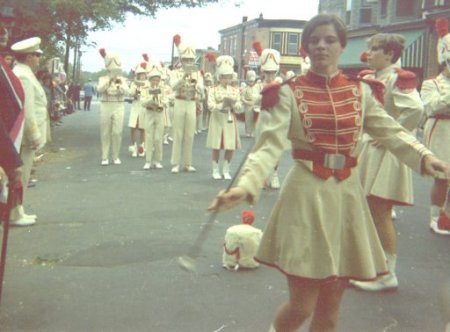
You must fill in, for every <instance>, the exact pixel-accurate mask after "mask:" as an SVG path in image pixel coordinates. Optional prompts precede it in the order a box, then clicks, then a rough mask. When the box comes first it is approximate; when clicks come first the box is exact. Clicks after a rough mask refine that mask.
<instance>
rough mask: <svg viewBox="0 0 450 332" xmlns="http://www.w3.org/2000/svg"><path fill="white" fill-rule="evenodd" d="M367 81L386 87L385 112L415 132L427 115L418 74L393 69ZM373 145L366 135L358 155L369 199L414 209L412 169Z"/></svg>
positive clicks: (385, 70) (359, 166) (381, 71)
mask: <svg viewBox="0 0 450 332" xmlns="http://www.w3.org/2000/svg"><path fill="white" fill-rule="evenodd" d="M364 78H369V79H377V80H379V81H381V82H382V83H383V84H384V86H385V88H384V96H383V100H384V109H385V110H386V112H387V113H388V114H389V115H390V116H392V117H393V118H394V119H395V120H396V121H397V122H398V123H399V124H401V125H402V126H403V127H404V128H406V129H407V130H409V131H410V132H411V133H412V132H415V129H416V128H417V127H418V125H419V123H420V121H421V120H422V119H423V115H424V108H423V103H422V100H421V98H420V94H419V92H418V91H417V90H416V86H417V79H416V76H415V74H414V73H412V72H409V71H405V70H402V69H400V68H397V67H396V66H395V65H391V66H388V67H386V68H384V69H383V70H380V71H378V72H377V73H376V74H375V72H374V71H373V72H372V73H370V74H368V75H365V76H364ZM374 143H375V140H374V139H373V138H371V137H370V136H369V135H367V134H365V135H364V136H363V144H362V151H361V152H360V154H359V161H358V170H359V172H360V174H361V181H362V183H363V188H364V192H365V194H366V196H376V197H379V198H383V199H385V200H388V201H390V202H391V203H392V204H394V205H412V204H413V203H414V193H413V181H412V173H411V169H410V168H409V167H408V166H406V165H405V164H403V163H402V162H400V161H399V160H398V159H397V157H395V156H394V155H393V154H392V153H391V152H389V151H388V150H387V149H386V148H385V147H383V146H375V145H374Z"/></svg>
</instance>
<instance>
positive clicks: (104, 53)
mask: <svg viewBox="0 0 450 332" xmlns="http://www.w3.org/2000/svg"><path fill="white" fill-rule="evenodd" d="M98 51H99V52H100V55H101V56H102V57H103V58H104V57H105V56H106V50H105V49H104V48H101V49H99V50H98Z"/></svg>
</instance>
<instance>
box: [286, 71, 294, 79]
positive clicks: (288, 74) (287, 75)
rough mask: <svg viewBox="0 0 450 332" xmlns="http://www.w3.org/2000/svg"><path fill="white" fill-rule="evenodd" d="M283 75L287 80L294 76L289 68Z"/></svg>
mask: <svg viewBox="0 0 450 332" xmlns="http://www.w3.org/2000/svg"><path fill="white" fill-rule="evenodd" d="M285 76H286V79H287V80H289V79H291V78H292V77H294V76H295V73H294V72H293V71H292V70H289V71H288V72H287V73H286V75H285Z"/></svg>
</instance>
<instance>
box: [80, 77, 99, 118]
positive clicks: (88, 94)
mask: <svg viewBox="0 0 450 332" xmlns="http://www.w3.org/2000/svg"><path fill="white" fill-rule="evenodd" d="M95 90H96V89H95V86H94V85H93V84H92V80H91V79H89V80H88V82H87V83H86V84H85V85H84V86H83V91H84V103H83V109H84V110H85V111H90V110H91V101H92V97H93V96H94V95H95V94H96V91H95Z"/></svg>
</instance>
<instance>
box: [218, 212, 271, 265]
mask: <svg viewBox="0 0 450 332" xmlns="http://www.w3.org/2000/svg"><path fill="white" fill-rule="evenodd" d="M241 217H242V224H240V225H235V226H231V227H230V228H228V229H227V231H226V233H225V243H224V245H223V256H222V265H223V267H224V268H226V269H228V270H235V271H237V270H238V269H239V267H243V268H250V269H254V268H257V267H258V266H259V263H258V262H256V261H255V259H254V257H255V254H256V251H257V250H258V247H259V243H260V242H261V237H262V234H263V233H262V231H261V230H260V229H258V228H255V227H253V226H252V225H251V224H252V223H253V221H254V220H255V215H254V214H253V212H252V211H250V210H244V211H242V213H241Z"/></svg>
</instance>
